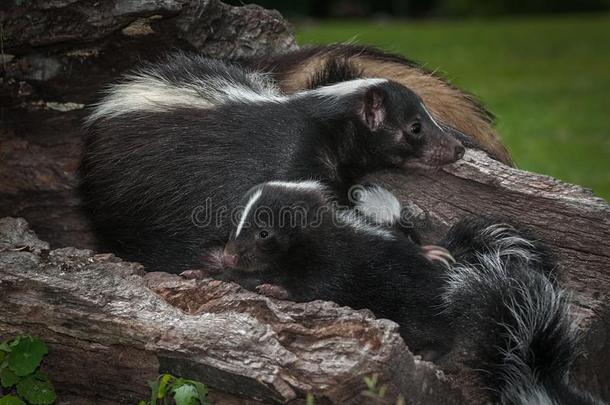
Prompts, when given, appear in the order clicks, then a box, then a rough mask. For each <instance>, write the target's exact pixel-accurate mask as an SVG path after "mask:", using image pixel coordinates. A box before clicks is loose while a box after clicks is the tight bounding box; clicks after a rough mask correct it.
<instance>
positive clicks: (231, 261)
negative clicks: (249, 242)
mask: <svg viewBox="0 0 610 405" xmlns="http://www.w3.org/2000/svg"><path fill="white" fill-rule="evenodd" d="M238 261H239V260H238V256H237V255H231V254H227V253H224V254H223V255H222V264H223V265H225V266H226V267H235V266H237V262H238Z"/></svg>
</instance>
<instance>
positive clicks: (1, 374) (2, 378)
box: [0, 367, 20, 388]
mask: <svg viewBox="0 0 610 405" xmlns="http://www.w3.org/2000/svg"><path fill="white" fill-rule="evenodd" d="M19 380H20V378H19V376H18V375H17V374H15V373H13V372H12V371H11V369H10V368H8V367H6V368H3V369H2V370H0V384H2V386H3V387H4V388H8V387H12V386H13V385H15V384H17V383H18V382H19Z"/></svg>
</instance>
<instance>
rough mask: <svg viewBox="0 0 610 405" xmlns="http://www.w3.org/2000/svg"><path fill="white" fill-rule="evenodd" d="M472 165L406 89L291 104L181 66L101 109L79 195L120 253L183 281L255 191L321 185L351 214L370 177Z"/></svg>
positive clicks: (240, 82)
mask: <svg viewBox="0 0 610 405" xmlns="http://www.w3.org/2000/svg"><path fill="white" fill-rule="evenodd" d="M463 153H464V147H463V146H462V145H461V144H460V142H459V141H457V140H455V139H454V138H453V137H452V136H450V135H449V133H448V132H447V131H446V130H445V129H443V128H441V127H440V126H439V125H438V124H437V123H436V121H434V119H433V118H432V117H431V116H430V114H429V113H428V111H427V110H426V107H425V106H424V104H422V102H421V100H420V99H419V97H417V96H416V95H415V94H414V93H413V92H412V91H410V90H409V89H407V88H405V87H403V86H402V85H400V84H398V83H395V82H392V81H389V80H386V79H356V80H352V81H347V82H341V83H337V84H334V85H331V86H325V87H320V88H317V89H315V90H310V91H304V92H299V93H295V94H293V95H291V96H284V95H283V94H281V93H280V92H279V90H278V89H277V88H276V87H275V85H274V83H273V82H272V81H271V80H270V79H269V78H267V77H266V76H265V75H262V74H260V73H257V72H251V71H248V70H245V69H243V68H240V67H238V66H235V65H231V64H229V63H225V62H222V61H219V60H213V59H208V58H204V57H201V56H196V55H185V54H178V55H174V56H171V57H169V58H168V59H166V60H164V61H162V62H159V63H156V64H149V65H146V66H144V67H143V68H142V69H141V70H139V71H136V72H134V73H132V74H129V75H126V76H125V77H124V78H123V80H122V81H121V82H119V83H117V84H115V85H113V86H111V87H110V88H109V90H108V92H107V94H106V96H105V97H104V98H103V99H102V100H101V101H100V102H99V103H98V104H97V105H96V106H95V107H94V109H93V111H92V113H91V115H90V116H89V119H88V134H87V136H86V139H85V145H84V156H83V160H82V166H81V173H82V183H81V186H82V187H81V189H82V193H83V196H84V202H85V205H86V207H87V208H88V209H89V212H90V213H91V217H92V220H93V223H94V225H95V227H96V230H97V231H98V234H99V235H100V236H101V237H102V238H103V240H104V241H105V242H106V243H107V244H108V245H109V247H111V248H112V249H113V250H114V251H115V252H117V253H118V254H119V255H121V256H122V257H123V258H125V259H129V260H135V261H139V262H141V263H143V264H144V265H145V266H146V267H147V269H148V270H165V271H170V272H181V271H183V270H186V269H189V268H193V267H195V268H196V267H199V266H201V264H202V260H204V258H205V257H207V253H208V250H209V249H210V248H213V247H215V246H222V245H224V243H225V242H226V240H227V238H228V235H229V231H230V229H231V221H230V219H231V216H232V215H234V214H235V212H236V209H237V208H239V207H238V205H237V204H238V202H239V200H240V198H241V196H242V195H243V194H244V193H245V192H246V191H247V190H248V189H249V188H250V187H252V186H254V185H255V184H258V183H261V182H264V181H267V180H271V179H280V180H303V179H317V180H320V181H322V182H324V183H325V184H327V185H328V186H329V187H330V188H331V189H332V190H333V191H334V193H335V196H336V197H337V199H338V200H343V201H345V200H346V198H347V197H346V193H347V189H348V188H349V186H350V185H351V184H353V183H355V182H356V181H357V180H358V179H359V178H360V177H362V176H363V175H365V174H367V173H369V172H372V171H375V170H378V169H387V168H396V169H398V168H405V167H408V166H432V167H436V166H441V165H444V164H446V163H451V162H454V161H455V160H457V159H459V158H460V157H461V156H462V155H463Z"/></svg>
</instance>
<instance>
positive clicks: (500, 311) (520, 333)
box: [443, 219, 602, 404]
mask: <svg viewBox="0 0 610 405" xmlns="http://www.w3.org/2000/svg"><path fill="white" fill-rule="evenodd" d="M444 245H445V247H447V248H448V249H449V251H451V252H452V254H453V255H454V257H455V258H456V259H457V262H458V264H456V265H455V266H453V268H452V270H451V271H450V272H449V276H448V280H447V285H446V288H445V291H444V294H443V301H444V306H445V308H444V309H445V311H447V312H448V313H449V315H450V316H449V318H450V319H452V320H453V322H454V327H455V330H456V337H457V339H456V340H457V341H458V342H460V343H459V344H460V345H462V346H463V347H462V349H465V350H466V351H468V352H472V353H474V361H475V364H476V366H475V367H476V368H477V369H479V370H480V376H481V378H482V379H483V381H484V383H485V384H486V386H487V387H488V388H490V389H491V390H492V392H493V396H494V397H495V398H494V399H495V400H497V401H499V402H500V403H502V404H599V403H602V402H601V401H596V400H595V399H593V398H592V397H591V396H590V395H588V394H586V393H582V392H580V391H578V390H577V389H575V388H574V387H571V386H569V385H568V373H569V370H570V366H571V365H572V362H573V360H574V358H575V357H576V355H577V353H578V351H577V347H578V333H577V329H576V327H575V325H574V323H573V321H572V319H571V317H570V314H569V300H568V296H567V295H566V293H565V292H564V291H562V290H561V289H560V288H559V287H558V286H557V283H556V282H555V279H554V275H553V268H554V263H553V259H552V257H551V256H550V255H549V253H548V251H547V250H546V248H544V247H543V246H542V245H540V244H539V243H538V242H536V241H535V240H533V239H530V238H527V237H524V236H522V234H521V233H519V232H518V231H517V230H516V229H515V228H514V227H512V226H511V225H508V224H498V223H494V222H492V221H490V220H483V219H469V220H465V221H462V222H460V223H458V224H457V225H456V226H454V227H453V228H452V230H451V231H450V232H449V234H448V236H447V238H446V239H445V241H444Z"/></svg>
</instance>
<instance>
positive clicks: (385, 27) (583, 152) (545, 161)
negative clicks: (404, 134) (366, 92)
mask: <svg viewBox="0 0 610 405" xmlns="http://www.w3.org/2000/svg"><path fill="white" fill-rule="evenodd" d="M297 38H298V40H299V44H301V45H303V44H307V43H329V42H342V41H347V40H356V41H357V42H359V43H370V44H375V45H378V46H380V47H383V48H384V49H386V50H389V51H392V52H397V53H401V54H403V55H405V56H407V57H408V58H410V59H413V60H416V61H419V62H422V63H424V64H425V66H426V67H427V68H428V69H432V70H438V72H440V73H442V74H443V75H445V76H446V77H448V78H449V79H450V80H451V81H452V82H453V83H454V84H456V85H457V86H459V87H461V88H463V89H466V90H468V91H470V92H471V93H474V94H475V95H476V96H478V97H479V98H480V99H481V100H482V101H483V102H484V104H485V105H486V106H487V107H488V108H489V109H490V110H491V111H492V112H493V113H494V114H495V115H496V117H497V121H498V123H497V128H498V131H499V132H500V134H501V136H502V138H503V139H504V141H505V142H506V144H507V145H508V148H509V149H510V151H511V153H512V155H513V158H514V159H515V161H516V163H517V165H518V166H519V167H520V168H522V169H526V170H531V171H535V172H539V173H545V174H549V175H551V176H554V177H557V178H559V179H562V180H565V181H568V182H571V183H576V184H581V185H583V186H586V187H588V188H591V189H593V191H595V193H596V194H597V195H599V196H601V197H604V198H605V199H606V200H607V201H610V15H599V16H586V15H583V16H564V17H528V18H511V19H494V20H460V21H425V22H417V21H384V22H370V21H359V22H358V21H352V22H336V21H334V22H324V21H323V22H319V23H316V24H307V25H305V24H302V25H297Z"/></svg>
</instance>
